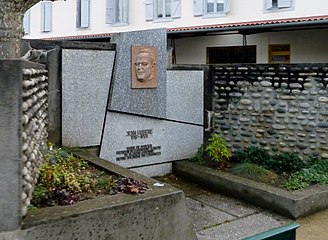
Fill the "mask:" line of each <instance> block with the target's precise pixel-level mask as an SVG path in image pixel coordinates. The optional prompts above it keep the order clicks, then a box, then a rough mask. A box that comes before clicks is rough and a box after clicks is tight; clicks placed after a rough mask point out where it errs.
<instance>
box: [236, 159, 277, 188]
mask: <svg viewBox="0 0 328 240" xmlns="http://www.w3.org/2000/svg"><path fill="white" fill-rule="evenodd" d="M231 172H232V173H233V174H236V175H238V176H241V177H245V178H248V179H251V180H255V181H261V182H266V183H274V182H275V181H276V180H277V179H278V175H277V174H275V173H274V172H272V171H270V170H268V169H265V168H264V167H262V166H260V165H257V164H254V163H249V162H244V163H240V164H238V165H236V166H234V167H233V168H232V169H231Z"/></svg>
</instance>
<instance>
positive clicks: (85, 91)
mask: <svg viewBox="0 0 328 240" xmlns="http://www.w3.org/2000/svg"><path fill="white" fill-rule="evenodd" d="M114 56H115V52H114V51H105V50H104V51H96V50H78V49H63V50H62V143H63V145H64V146H69V147H75V146H78V147H85V146H96V145H100V139H101V133H102V129H103V123H104V119H105V112H106V111H105V110H106V105H107V100H108V93H109V86H110V82H111V78H112V68H113V64H114Z"/></svg>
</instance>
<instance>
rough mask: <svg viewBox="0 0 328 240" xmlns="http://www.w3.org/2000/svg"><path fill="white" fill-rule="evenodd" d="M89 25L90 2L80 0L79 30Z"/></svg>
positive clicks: (88, 0)
mask: <svg viewBox="0 0 328 240" xmlns="http://www.w3.org/2000/svg"><path fill="white" fill-rule="evenodd" d="M89 25H90V0H81V25H80V27H81V28H87V27H89Z"/></svg>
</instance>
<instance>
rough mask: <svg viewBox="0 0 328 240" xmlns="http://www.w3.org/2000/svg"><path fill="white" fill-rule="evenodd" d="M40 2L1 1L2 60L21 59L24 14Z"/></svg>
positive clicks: (34, 0)
mask: <svg viewBox="0 0 328 240" xmlns="http://www.w3.org/2000/svg"><path fill="white" fill-rule="evenodd" d="M39 1H40V0H0V60H1V59H15V58H20V40H21V39H22V37H23V24H22V22H23V16H24V13H25V12H26V11H27V10H28V9H29V8H30V7H32V6H33V5H34V4H36V3H37V2H39Z"/></svg>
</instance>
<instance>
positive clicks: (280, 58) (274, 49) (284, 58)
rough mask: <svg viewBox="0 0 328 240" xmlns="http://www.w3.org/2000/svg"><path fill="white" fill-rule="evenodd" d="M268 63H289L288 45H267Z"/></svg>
mask: <svg viewBox="0 0 328 240" xmlns="http://www.w3.org/2000/svg"><path fill="white" fill-rule="evenodd" d="M269 63H280V64H282V63H285V64H286V63H290V45H289V44H272V45H269Z"/></svg>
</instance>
